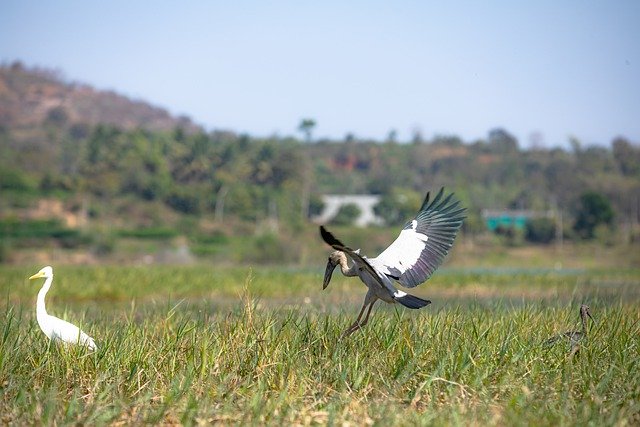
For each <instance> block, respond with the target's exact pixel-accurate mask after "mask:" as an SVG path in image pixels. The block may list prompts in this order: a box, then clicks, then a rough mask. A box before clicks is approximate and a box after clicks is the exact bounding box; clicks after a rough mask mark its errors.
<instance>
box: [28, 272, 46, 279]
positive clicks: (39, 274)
mask: <svg viewBox="0 0 640 427" xmlns="http://www.w3.org/2000/svg"><path fill="white" fill-rule="evenodd" d="M41 277H44V271H38V272H37V273H36V274H34V275H33V276H31V277H29V280H33V279H39V278H41Z"/></svg>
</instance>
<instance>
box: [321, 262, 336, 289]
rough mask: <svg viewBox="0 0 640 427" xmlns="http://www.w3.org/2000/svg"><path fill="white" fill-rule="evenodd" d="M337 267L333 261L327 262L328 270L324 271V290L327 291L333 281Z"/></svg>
mask: <svg viewBox="0 0 640 427" xmlns="http://www.w3.org/2000/svg"><path fill="white" fill-rule="evenodd" d="M337 266H338V264H336V263H334V262H333V261H331V260H329V262H327V268H326V270H324V281H323V282H322V289H323V290H324V289H327V286H329V282H330V281H331V274H332V273H333V270H335V269H336V267H337Z"/></svg>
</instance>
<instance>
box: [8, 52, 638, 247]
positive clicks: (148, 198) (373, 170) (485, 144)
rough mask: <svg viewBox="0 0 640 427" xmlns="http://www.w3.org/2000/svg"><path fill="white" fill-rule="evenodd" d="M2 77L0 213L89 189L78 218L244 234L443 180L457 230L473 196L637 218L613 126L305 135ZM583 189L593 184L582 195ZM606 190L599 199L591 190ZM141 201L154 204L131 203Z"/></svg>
mask: <svg viewBox="0 0 640 427" xmlns="http://www.w3.org/2000/svg"><path fill="white" fill-rule="evenodd" d="M3 85H5V86H6V88H7V93H6V96H7V97H6V107H5V104H3V107H5V108H4V109H3V113H2V114H0V116H1V117H0V191H1V192H2V194H0V196H1V197H0V202H1V205H0V208H3V209H4V210H3V212H7V214H4V213H3V215H8V214H11V213H13V211H14V210H16V209H19V208H25V207H27V206H33V205H34V204H35V203H34V200H35V199H36V198H40V197H50V198H58V199H61V200H64V199H68V198H73V197H79V196H82V197H86V199H87V200H89V203H88V205H89V206H88V208H87V210H88V213H89V214H90V215H89V217H88V220H89V223H90V224H96V225H98V224H99V225H100V226H110V225H109V224H107V222H108V221H110V220H113V221H114V223H122V222H125V223H126V224H127V226H128V227H129V228H131V229H135V228H136V227H140V226H145V227H146V226H150V225H153V226H166V227H178V226H177V224H179V223H180V218H182V217H188V218H191V219H192V220H193V221H194V224H195V226H194V227H193V228H190V229H189V230H192V229H196V230H195V231H193V232H194V233H197V232H198V231H197V227H198V224H199V221H201V222H203V223H204V222H210V223H215V224H214V225H215V226H216V227H226V226H227V225H228V224H233V230H234V232H236V230H241V231H238V233H245V234H251V233H255V227H260V226H261V224H263V223H266V222H268V223H269V224H271V225H270V226H272V227H275V226H277V227H280V228H279V230H281V231H285V232H290V233H291V232H296V230H300V229H301V227H302V225H303V224H305V223H306V221H307V220H308V216H311V217H312V216H314V214H318V213H319V212H320V211H321V210H322V208H323V206H322V202H321V197H322V195H323V194H377V195H380V196H381V201H380V203H379V204H378V206H376V207H375V212H376V214H377V215H378V216H380V217H382V218H383V219H384V221H385V223H386V224H387V225H390V226H391V225H393V226H397V225H401V224H403V223H404V222H405V221H407V220H408V219H411V218H412V216H413V215H414V214H415V212H416V210H417V209H418V208H419V207H420V205H421V203H422V200H423V198H424V196H425V193H426V191H432V192H435V191H438V189H439V188H440V187H441V186H445V187H446V188H447V190H449V191H453V192H455V193H456V195H457V197H459V198H460V199H461V201H462V204H463V205H464V206H466V207H467V208H468V211H467V220H466V221H465V223H464V226H463V230H464V232H465V233H470V234H473V235H477V234H481V233H483V232H484V231H485V230H486V227H485V223H484V219H483V217H482V211H483V209H505V208H513V209H524V210H533V211H538V212H542V211H559V212H561V213H562V214H563V218H565V219H566V224H568V225H570V226H573V229H574V231H575V235H576V236H579V237H582V238H587V239H589V238H593V236H594V235H598V234H602V233H603V232H602V231H597V230H596V229H599V230H602V227H605V228H606V227H609V226H610V225H612V224H613V223H614V221H619V222H620V223H623V224H636V223H637V218H638V197H639V195H640V179H638V178H639V176H640V175H639V174H640V166H639V165H640V148H639V147H638V144H637V142H634V141H629V140H627V139H625V138H623V137H620V138H616V139H615V140H614V141H613V142H612V143H611V145H610V146H605V145H599V146H585V145H584V144H582V143H581V142H580V141H579V140H577V139H575V138H574V139H572V140H571V142H570V143H571V146H570V148H568V149H562V148H546V147H544V144H543V141H540V140H539V141H538V143H537V144H536V145H535V147H533V148H531V149H523V148H521V145H522V144H521V143H519V142H518V140H517V139H516V138H515V137H514V136H513V135H512V134H510V133H509V132H508V131H507V130H505V129H501V128H497V129H493V130H491V131H490V132H489V133H488V135H487V136H486V138H481V139H477V140H474V141H466V142H465V141H462V140H461V139H460V138H458V137H456V136H455V135H438V136H435V137H433V138H432V139H430V140H429V139H425V137H424V136H423V135H421V134H420V132H419V130H416V131H415V133H414V144H410V143H409V142H410V139H411V137H409V138H408V140H404V141H401V140H398V138H399V137H398V135H402V132H400V133H397V132H395V131H390V133H389V137H388V138H387V141H386V142H380V141H371V140H366V139H362V138H359V137H356V136H354V135H352V136H351V137H348V138H346V139H341V140H339V141H329V140H317V138H313V131H314V130H315V127H316V122H315V120H313V119H311V118H303V119H302V120H301V121H300V122H299V123H292V124H291V125H292V129H291V131H296V130H297V131H299V135H300V137H299V138H293V137H279V136H272V137H268V138H255V137H250V136H248V135H239V134H236V133H233V132H228V131H215V132H204V131H202V130H201V129H200V128H198V127H196V126H193V125H192V124H190V122H189V121H188V120H187V119H185V118H172V117H170V116H169V115H168V113H167V112H166V111H162V110H161V109H154V108H153V107H151V106H148V105H147V104H144V103H139V102H132V101H130V100H127V99H125V98H123V97H120V96H118V95H116V94H114V93H103V92H97V91H93V90H92V89H90V88H87V87H81V86H77V85H72V84H67V83H65V82H64V81H62V80H61V78H60V76H59V75H56V74H52V73H46V72H42V70H40V71H36V70H29V69H27V68H25V67H24V66H22V65H19V64H16V65H15V66H13V67H6V66H5V67H2V66H0V86H1V87H4V86H3ZM39 89H42V90H39ZM76 92H77V93H76ZM30 93H36V94H37V97H40V96H42V99H40V98H38V99H37V100H36V101H37V102H36V103H37V104H38V105H40V103H42V106H43V108H41V109H34V108H29V109H24V108H22V107H23V106H24V105H23V103H24V102H25V100H27V99H29V97H28V96H27V95H28V94H30ZM69 93H74V94H75V95H77V96H78V98H73V99H74V100H75V101H73V102H71V101H70V102H69V103H65V104H64V107H62V106H59V103H53V102H52V100H55V99H59V97H60V96H62V95H65V94H67V95H68V94H69ZM34 96H35V95H34ZM48 97H49V98H48ZM3 102H5V98H3ZM85 104H86V105H85ZM44 106H48V107H47V108H45V107H44ZM36 110H37V111H38V114H35V113H30V114H27V115H25V114H24V112H25V111H28V112H33V111H36ZM4 112H6V114H5V113H4ZM80 112H81V113H82V114H80ZM87 115H91V119H89V118H87ZM36 116H37V117H36ZM296 125H298V126H296ZM305 141H306V142H314V143H312V144H311V143H303V142H305ZM585 188H593V189H597V193H596V194H599V195H600V196H593V195H592V196H589V197H587V198H586V199H584V198H581V194H582V193H583V192H584V189H585ZM603 195H606V200H604V201H603V200H598V198H599V197H604V196H603ZM92 201H96V203H91V202H92ZM145 206H147V207H148V206H151V208H147V209H150V210H152V212H150V213H149V212H141V211H144V209H145V208H144V207H145ZM349 209H352V208H348V209H347V211H346V212H343V213H341V214H340V216H339V218H338V219H337V221H338V222H340V223H344V224H350V223H352V222H353V218H355V217H356V216H357V215H355V213H354V211H353V210H351V212H350V211H349ZM92 212H93V213H99V215H97V214H94V215H91V213H92ZM613 212H615V214H616V215H615V217H614V216H613ZM548 225H549V224H544V223H542V222H540V223H537V222H536V223H533V224H531V225H530V227H531V229H530V230H529V234H528V235H527V239H529V240H532V241H540V242H543V241H545V240H546V239H548V236H549V234H550V232H549V231H548V229H549V227H548ZM206 228H207V231H211V229H212V225H211V224H207V227H206ZM213 228H215V227H213ZM629 228H630V227H627V228H624V227H621V228H620V229H621V230H627V229H629ZM180 231H181V230H180ZM181 232H182V231H181ZM631 232H633V230H632V231H630V232H629V233H631ZM636 233H637V232H636ZM503 236H504V237H503V238H504V239H507V240H508V241H512V242H516V243H517V242H519V241H520V239H521V237H522V236H520V235H518V234H517V233H516V234H513V233H511V234H510V232H509V231H508V230H505V232H504V234H503ZM509 236H511V237H509ZM522 238H524V237H522ZM629 240H630V239H629Z"/></svg>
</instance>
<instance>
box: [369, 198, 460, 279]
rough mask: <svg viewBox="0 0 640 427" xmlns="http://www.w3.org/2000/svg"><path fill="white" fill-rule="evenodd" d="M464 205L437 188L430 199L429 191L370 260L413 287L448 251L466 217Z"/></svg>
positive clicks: (432, 270)
mask: <svg viewBox="0 0 640 427" xmlns="http://www.w3.org/2000/svg"><path fill="white" fill-rule="evenodd" d="M464 211H465V208H461V207H460V202H459V201H458V200H456V199H454V198H453V193H451V194H449V195H448V196H447V197H444V188H442V189H440V191H439V192H438V194H437V195H436V197H435V198H434V199H433V201H432V202H429V193H427V197H426V198H425V200H424V203H423V204H422V207H421V208H420V211H419V212H418V214H417V215H416V217H415V218H414V219H413V220H411V221H409V222H408V223H407V224H406V225H405V226H404V229H403V230H402V231H401V232H400V235H399V236H398V238H397V239H396V240H395V241H394V242H393V243H392V244H391V245H390V246H389V247H388V248H387V249H385V250H384V251H383V252H382V253H381V254H380V255H378V256H377V257H376V258H372V259H370V260H369V261H370V262H371V264H372V265H374V266H375V267H376V268H377V269H378V270H381V271H383V272H384V273H385V274H386V275H388V276H389V277H391V278H394V279H396V280H397V281H399V282H400V284H402V285H403V286H406V287H408V288H413V287H415V286H417V285H419V284H420V283H423V282H424V281H425V280H427V279H428V278H429V277H431V275H432V274H433V272H434V271H436V269H437V268H438V267H439V266H440V264H441V263H442V260H443V259H444V257H445V256H446V255H447V254H448V253H449V250H450V249H451V246H452V245H453V240H454V239H455V237H456V234H457V233H458V230H459V229H460V226H461V225H462V221H463V220H464V218H465V215H464Z"/></svg>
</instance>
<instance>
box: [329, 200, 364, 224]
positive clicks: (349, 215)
mask: <svg viewBox="0 0 640 427" xmlns="http://www.w3.org/2000/svg"><path fill="white" fill-rule="evenodd" d="M361 213H362V211H361V210H360V208H359V207H358V206H357V205H355V204H353V203H347V204H345V205H342V206H340V209H338V213H337V214H336V216H334V217H333V219H332V220H331V223H332V224H335V225H352V224H353V223H354V222H355V220H356V219H358V217H359V216H360V214H361Z"/></svg>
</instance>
